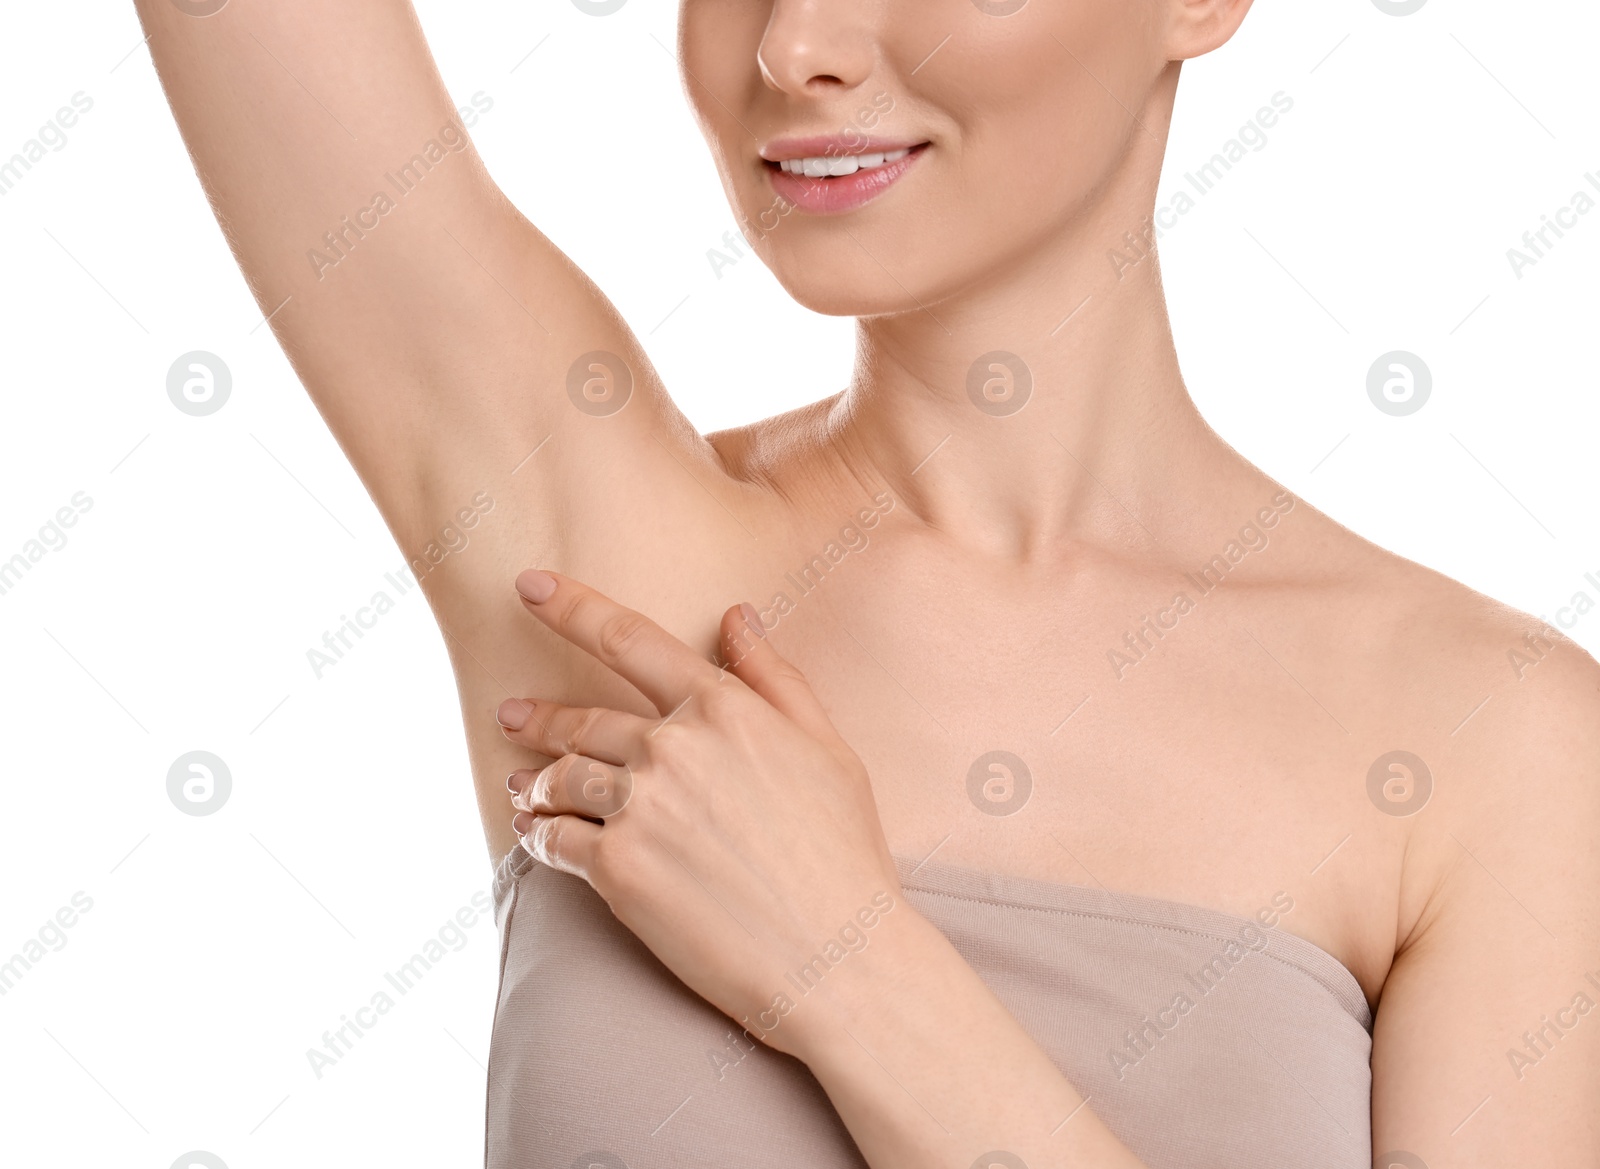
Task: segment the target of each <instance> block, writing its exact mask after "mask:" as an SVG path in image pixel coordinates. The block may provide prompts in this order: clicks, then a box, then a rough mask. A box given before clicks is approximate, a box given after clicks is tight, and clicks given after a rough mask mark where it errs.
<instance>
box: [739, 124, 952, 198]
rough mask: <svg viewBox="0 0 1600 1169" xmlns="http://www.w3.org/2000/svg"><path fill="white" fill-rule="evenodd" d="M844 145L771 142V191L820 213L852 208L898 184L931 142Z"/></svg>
mask: <svg viewBox="0 0 1600 1169" xmlns="http://www.w3.org/2000/svg"><path fill="white" fill-rule="evenodd" d="M857 141H858V142H859V140H857ZM842 145H843V144H842V143H838V142H830V141H826V140H823V139H795V140H791V141H789V142H776V143H773V144H771V145H769V146H768V147H767V148H766V149H765V150H763V151H762V155H763V161H764V162H765V164H766V168H767V173H768V175H769V177H770V179H771V182H772V188H773V190H774V191H775V192H776V193H777V194H778V195H780V196H782V197H783V198H785V199H787V200H789V202H791V203H793V204H794V205H795V206H797V207H799V208H800V209H801V210H803V211H809V212H811V213H813V214H816V215H839V214H843V213H844V212H847V211H854V210H855V209H856V208H858V207H861V206H863V205H865V204H866V203H869V202H871V201H872V200H873V199H876V198H877V197H878V196H879V195H881V194H883V193H884V192H885V191H887V190H888V189H889V188H890V187H891V186H893V185H894V184H895V183H896V182H898V181H899V180H900V178H901V177H902V176H904V175H905V173H906V172H907V171H908V170H910V169H911V167H912V166H913V165H915V163H916V161H917V159H918V158H920V157H921V156H922V154H923V153H924V152H925V151H926V150H927V148H928V145H929V144H928V143H927V142H919V143H916V144H914V145H895V144H891V143H875V142H868V143H865V144H864V145H866V146H867V148H868V149H867V150H865V151H862V152H860V153H855V154H845V153H843V152H842V149H841V147H842ZM852 145H856V144H855V143H852ZM857 148H858V149H859V146H858V147H857Z"/></svg>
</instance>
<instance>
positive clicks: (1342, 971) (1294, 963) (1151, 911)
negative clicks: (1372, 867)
mask: <svg viewBox="0 0 1600 1169" xmlns="http://www.w3.org/2000/svg"><path fill="white" fill-rule="evenodd" d="M536 863H537V862H536V861H535V860H534V859H533V857H532V856H531V855H529V853H528V851H527V850H526V849H525V848H523V847H522V846H521V845H520V844H519V845H515V846H513V847H512V849H511V851H510V852H508V853H507V854H506V855H505V856H504V857H502V858H501V860H500V863H499V864H498V865H496V866H495V875H494V901H495V904H496V906H498V905H499V904H500V903H501V901H502V900H503V898H504V897H505V895H506V894H507V893H508V892H509V891H510V887H511V886H512V885H514V884H516V883H517V881H518V879H519V878H520V877H521V876H522V875H523V874H524V873H526V872H527V871H528V870H529V869H530V868H532V867H533V865H534V864H536ZM894 863H895V868H896V869H897V870H898V871H899V875H900V884H901V887H902V888H904V889H911V890H915V891H917V892H920V893H929V894H933V895H934V896H942V897H951V898H957V899H960V900H965V901H976V902H980V903H985V904H988V905H992V906H994V907H995V908H997V909H1008V910H1016V911H1021V912H1030V911H1031V912H1042V913H1058V914H1071V915H1074V916H1079V917H1096V918H1101V919H1104V920H1108V921H1117V922H1124V923H1127V924H1130V925H1138V926H1143V927H1145V928H1147V929H1152V930H1157V931H1161V930H1170V931H1176V932H1179V933H1184V934H1188V935H1190V936H1194V935H1200V936H1204V937H1208V938H1211V939H1214V940H1215V941H1217V942H1221V943H1224V944H1226V943H1228V942H1236V941H1239V935H1240V930H1241V929H1242V928H1244V927H1246V926H1248V927H1252V928H1254V929H1256V930H1259V931H1261V932H1262V933H1263V934H1264V935H1266V937H1267V938H1268V939H1269V941H1268V944H1267V947H1266V948H1265V949H1264V950H1262V951H1261V952H1262V953H1263V954H1265V955H1267V956H1268V957H1270V958H1272V959H1274V960H1275V961H1278V962H1281V963H1283V964H1284V965H1285V966H1287V967H1289V968H1291V969H1293V970H1296V971H1298V972H1299V973H1300V974H1302V975H1304V976H1305V977H1307V978H1310V979H1311V980H1312V981H1314V982H1315V983H1317V985H1319V986H1320V987H1321V988H1322V989H1323V990H1324V991H1325V992H1327V993H1328V994H1330V995H1332V996H1333V998H1334V1000H1335V1001H1336V1002H1338V1004H1339V1005H1340V1006H1341V1007H1342V1008H1344V1010H1345V1011H1346V1012H1347V1013H1348V1014H1349V1015H1350V1016H1351V1017H1352V1018H1353V1019H1355V1020H1356V1021H1357V1022H1358V1023H1360V1024H1361V1026H1362V1027H1363V1028H1364V1029H1365V1030H1366V1031H1368V1032H1369V1033H1370V1032H1371V1030H1372V1008H1371V1007H1370V1006H1369V1005H1368V1003H1367V996H1366V992H1365V991H1363V990H1362V989H1361V983H1360V982H1359V981H1358V980H1357V978H1356V976H1355V975H1354V974H1352V973H1351V972H1350V969H1349V968H1348V967H1347V966H1345V964H1344V963H1343V962H1341V961H1339V959H1338V958H1336V957H1334V956H1333V955H1332V954H1330V953H1328V951H1326V950H1324V949H1323V948H1322V947H1321V946H1319V945H1317V944H1316V943H1315V942H1312V941H1308V940H1307V939H1305V938H1302V937H1301V936H1300V935H1299V934H1292V933H1288V932H1286V931H1284V930H1282V929H1278V928H1277V927H1268V926H1263V925H1262V924H1261V923H1260V922H1258V921H1256V920H1254V919H1253V918H1248V917H1240V916H1239V915H1238V914H1234V913H1228V912H1226V911H1224V910H1220V909H1209V908H1207V907H1205V906H1203V905H1192V904H1190V903H1189V902H1187V901H1170V900H1167V899H1165V898H1161V897H1147V896H1144V895H1143V894H1137V893H1117V892H1112V891H1111V890H1108V889H1098V888H1094V887H1093V886H1089V885H1069V884H1064V883H1061V882H1057V881H1041V880H1037V879H1035V878H1032V877H1015V876H1010V875H1008V874H1004V873H991V872H985V871H983V870H980V869H969V868H963V867H960V866H958V865H949V864H945V863H943V862H942V861H932V860H927V861H922V862H920V863H919V862H917V861H913V860H911V859H909V858H908V857H903V856H895V858H894Z"/></svg>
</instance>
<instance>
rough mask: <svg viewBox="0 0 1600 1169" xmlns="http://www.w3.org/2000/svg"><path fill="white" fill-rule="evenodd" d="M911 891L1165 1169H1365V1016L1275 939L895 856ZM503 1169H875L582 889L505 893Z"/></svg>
mask: <svg viewBox="0 0 1600 1169" xmlns="http://www.w3.org/2000/svg"><path fill="white" fill-rule="evenodd" d="M896 863H897V864H898V865H899V868H900V876H901V880H902V884H903V888H904V890H905V897H906V901H907V902H908V903H909V904H910V905H912V906H913V907H914V908H915V909H916V910H917V911H918V912H919V913H921V914H922V915H923V916H925V917H926V918H927V919H928V920H929V921H931V922H932V923H933V924H934V925H935V926H937V927H938V928H939V929H940V930H941V931H943V933H944V934H945V935H946V936H947V937H948V938H949V939H950V941H951V942H952V943H954V945H955V947H956V949H957V950H958V951H959V952H960V953H961V955H962V957H963V958H965V959H966V960H967V962H968V963H969V964H971V966H972V968H973V969H974V970H975V971H976V972H977V973H978V975H979V976H980V977H981V978H982V979H983V980H984V982H985V983H987V984H988V985H989V987H990V988H991V989H992V990H993V991H994V992H995V994H996V995H998V996H999V998H1000V1000H1001V1001H1002V1002H1004V1003H1005V1005H1006V1007H1007V1008H1008V1009H1009V1010H1010V1011H1011V1013H1012V1015H1014V1016H1015V1017H1016V1019H1017V1020H1018V1022H1020V1023H1021V1024H1022V1026H1023V1027H1024V1028H1025V1029H1026V1030H1027V1031H1028V1033H1029V1034H1030V1035H1032V1036H1033V1038H1034V1039H1035V1040H1036V1041H1037V1042H1038V1043H1039V1045H1040V1046H1041V1047H1043V1048H1044V1050H1045V1051H1046V1052H1047V1053H1048V1054H1049V1055H1050V1058H1051V1059H1052V1060H1053V1061H1054V1062H1055V1064H1056V1066H1057V1067H1059V1068H1060V1069H1061V1071H1062V1073H1063V1074H1064V1075H1066V1077H1067V1078H1068V1079H1069V1080H1071V1082H1072V1083H1073V1085H1074V1086H1075V1087H1076V1088H1077V1089H1078V1091H1079V1092H1081V1093H1083V1094H1085V1095H1086V1096H1088V1097H1090V1098H1091V1102H1090V1104H1089V1107H1090V1108H1092V1109H1093V1110H1094V1111H1095V1113H1096V1114H1097V1115H1098V1116H1099V1117H1100V1118H1101V1119H1102V1120H1103V1121H1104V1122H1105V1123H1106V1124H1107V1125H1108V1126H1109V1127H1110V1128H1111V1129H1112V1130H1113V1131H1114V1132H1115V1133H1116V1134H1117V1135H1118V1136H1119V1137H1120V1138H1121V1139H1122V1140H1123V1142H1124V1143H1126V1144H1127V1145H1128V1147H1129V1148H1131V1149H1132V1150H1133V1151H1134V1152H1135V1153H1136V1154H1138V1156H1139V1157H1140V1158H1141V1159H1142V1160H1143V1161H1144V1162H1145V1164H1146V1165H1148V1166H1150V1169H1210V1167H1216V1169H1223V1167H1226V1169H1370V1166H1371V1164H1372V1147H1371V1087H1372V1075H1371V1054H1372V1015H1371V1012H1370V1010H1369V1009H1368V1006H1367V1001H1366V997H1365V996H1364V995H1363V993H1362V991H1361V987H1360V984H1359V983H1357V981H1356V979H1355V976H1354V975H1352V974H1351V973H1350V972H1349V971H1348V970H1347V969H1345V967H1344V966H1343V965H1342V964H1341V963H1340V962H1339V960H1338V959H1336V958H1334V957H1333V956H1332V955H1331V954H1329V953H1327V952H1326V951H1324V950H1322V949H1320V948H1319V947H1317V946H1315V945H1313V944H1312V943H1311V942H1308V941H1306V940H1305V939H1303V938H1300V937H1297V936H1295V935H1293V934H1288V933H1285V932H1283V931H1282V930H1281V929H1267V928H1263V927H1262V926H1260V925H1259V923H1257V922H1255V921H1251V920H1249V919H1246V918H1241V917H1236V916H1234V915H1232V914H1227V913H1221V912H1218V911H1215V910H1210V909H1204V908H1201V907H1199V906H1194V905H1185V904H1181V903H1179V902H1173V901H1163V900H1157V899H1154V898H1148V897H1134V896H1128V895H1124V894H1112V893H1107V892H1106V891H1104V890H1100V889H1092V888H1086V887H1082V886H1076V885H1060V884H1053V883H1048V882H1041V881H1032V880H1024V879H1021V878H1016V877H1006V876H999V875H995V874H991V873H982V872H975V871H971V870H968V869H961V868H955V867H951V866H944V865H940V864H937V863H935V862H931V861H930V862H927V863H924V864H922V865H921V866H913V864H912V862H909V861H905V860H901V859H897V861H896ZM494 904H495V921H496V923H497V925H498V926H499V929H500V939H501V941H500V993H499V999H498V1001H497V1003H496V1006H495V1016H494V1031H493V1036H492V1039H491V1042H490V1051H489V1091H488V1118H487V1133H486V1149H485V1160H484V1163H485V1165H486V1166H487V1167H488V1169H568V1167H569V1166H571V1167H572V1169H591V1167H592V1166H603V1167H604V1169H702V1167H706V1169H709V1167H716V1169H734V1167H739V1169H847V1167H848V1169H862V1167H863V1166H865V1165H866V1162H865V1161H864V1160H863V1159H862V1157H861V1154H860V1153H859V1152H857V1150H856V1147H855V1144H854V1142H853V1141H852V1140H851V1139H850V1134H849V1131H848V1130H847V1129H846V1128H845V1127H844V1125H843V1123H842V1122H841V1121H840V1120H839V1118H838V1115H837V1114H836V1113H835V1112H834V1110H833V1106H832V1105H831V1104H830V1103H829V1102H828V1098H827V1096H826V1095H825V1094H824V1093H823V1091H822V1088H821V1086H820V1085H819V1084H818V1083H817V1081H816V1080H815V1079H814V1078H813V1077H812V1075H811V1073H810V1072H809V1071H808V1070H807V1068H806V1066H805V1065H804V1064H802V1063H800V1062H799V1061H798V1060H795V1059H792V1058H790V1057H789V1056H786V1055H782V1054H779V1053H777V1052H775V1051H772V1050H770V1049H769V1048H766V1047H762V1046H760V1045H756V1044H752V1043H751V1042H750V1041H749V1040H746V1039H745V1038H744V1037H743V1036H742V1035H741V1033H740V1029H739V1027H738V1025H737V1024H736V1023H734V1022H733V1021H732V1020H731V1019H729V1018H728V1017H727V1016H725V1015H723V1014H722V1013H721V1012H720V1011H718V1010H717V1009H716V1008H715V1007H713V1006H711V1005H710V1004H709V1003H707V1002H706V1001H705V1000H704V999H702V998H700V997H699V996H698V995H696V994H695V993H694V992H693V991H691V990H690V989H689V988H688V987H686V986H684V985H683V983H681V982H679V981H678V979H677V978H676V977H675V976H674V975H673V974H672V973H671V972H670V971H668V970H667V969H666V967H664V966H662V965H661V963H660V962H659V961H657V960H656V958H655V956H654V955H653V954H651V953H650V951H649V950H648V949H646V948H645V946H644V945H643V943H641V942H640V941H639V940H638V939H637V938H636V937H634V936H633V934H632V933H631V932H629V930H628V929H627V928H626V927H624V926H623V925H622V924H621V923H620V922H618V921H617V920H616V918H614V917H613V916H612V914H611V911H610V909H609V908H607V906H606V904H605V902H604V901H603V900H601V898H600V897H599V895H598V894H596V893H595V892H594V891H593V890H592V889H590V888H589V886H588V885H587V884H585V883H584V882H583V881H581V880H578V879H577V878H575V877H571V876H568V875H567V874H565V873H559V872H556V871H554V870H552V869H549V868H546V867H545V866H543V865H539V864H535V863H534V862H533V860H532V858H531V857H529V856H528V854H527V853H526V852H524V851H523V850H522V849H521V848H518V849H515V850H513V851H512V852H511V853H509V854H508V855H507V856H506V857H505V858H504V859H503V860H502V861H501V863H500V865H499V868H498V869H497V871H496V873H495V880H494Z"/></svg>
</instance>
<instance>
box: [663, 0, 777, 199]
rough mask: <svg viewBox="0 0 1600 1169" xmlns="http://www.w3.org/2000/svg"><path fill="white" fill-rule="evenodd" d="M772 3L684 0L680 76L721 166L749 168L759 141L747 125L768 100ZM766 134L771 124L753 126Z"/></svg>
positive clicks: (680, 28) (692, 107)
mask: <svg viewBox="0 0 1600 1169" xmlns="http://www.w3.org/2000/svg"><path fill="white" fill-rule="evenodd" d="M768 8H769V6H768V5H766V4H749V3H744V2H742V0H741V2H738V3H732V2H729V0H684V3H683V5H682V7H681V9H680V13H679V18H678V45H677V52H678V60H679V67H678V73H679V76H680V77H681V78H682V79H683V91H684V94H685V96H686V97H687V98H688V101H689V108H690V109H691V110H692V111H693V112H694V117H695V121H696V122H697V123H698V124H699V126H700V130H701V133H702V134H703V135H704V136H705V139H706V142H707V144H708V145H709V146H710V147H711V150H712V153H713V154H714V155H715V156H716V158H717V161H718V164H719V165H726V164H728V163H731V164H733V165H735V166H736V167H739V168H741V169H747V168H748V166H749V164H750V159H751V157H752V151H753V150H754V148H755V146H756V142H755V140H754V139H752V138H751V136H750V133H751V132H750V130H746V128H745V125H741V124H740V122H741V119H743V120H744V122H745V124H746V125H748V124H749V120H750V118H751V116H752V114H753V112H754V111H755V110H756V109H757V108H759V107H760V106H761V104H762V103H763V102H764V100H765V99H764V96H763V95H764V94H765V93H766V83H765V82H764V81H763V80H762V79H761V72H760V69H759V67H758V66H757V64H756V61H757V53H758V51H759V50H760V48H761V36H762V33H763V32H764V31H765V29H766V22H767V15H768ZM752 129H753V130H755V131H756V132H757V133H760V132H761V130H762V129H765V127H759V128H758V127H752Z"/></svg>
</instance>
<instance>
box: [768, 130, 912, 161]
mask: <svg viewBox="0 0 1600 1169" xmlns="http://www.w3.org/2000/svg"><path fill="white" fill-rule="evenodd" d="M926 142H927V139H926V138H863V137H859V136H856V135H851V136H850V137H849V138H845V137H843V136H842V135H838V134H819V135H811V136H796V137H793V138H774V139H773V140H772V141H770V142H768V143H767V144H766V145H765V146H763V147H762V148H761V150H760V154H761V157H762V158H764V159H766V160H767V161H768V162H786V161H788V160H789V159H791V158H845V157H850V156H854V155H861V154H879V153H883V154H887V153H888V152H889V151H891V150H910V149H911V148H912V147H914V146H922V145H924V144H925V143H926Z"/></svg>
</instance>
